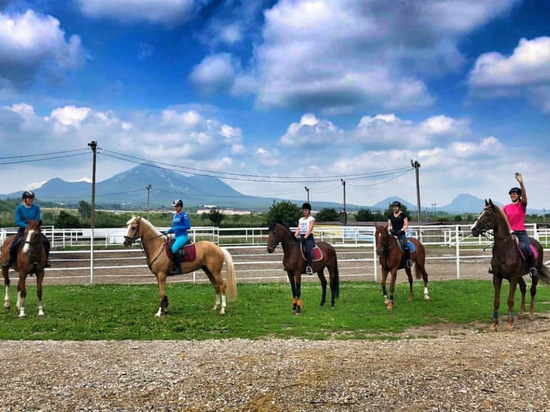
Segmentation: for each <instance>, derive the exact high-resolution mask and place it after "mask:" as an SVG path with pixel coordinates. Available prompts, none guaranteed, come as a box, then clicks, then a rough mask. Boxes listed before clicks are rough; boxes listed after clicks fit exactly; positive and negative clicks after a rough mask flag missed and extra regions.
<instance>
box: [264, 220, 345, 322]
mask: <svg viewBox="0 0 550 412" xmlns="http://www.w3.org/2000/svg"><path fill="white" fill-rule="evenodd" d="M279 243H280V244H281V245H282V247H283V267H284V270H286V273H287V275H288V280H289V281H290V286H291V287H292V312H293V313H296V314H299V313H301V312H302V299H301V298H300V296H301V281H302V274H303V273H305V272H306V261H305V258H304V257H303V256H302V252H301V250H300V249H301V245H300V241H299V240H298V239H296V238H295V237H294V234H293V233H292V232H291V231H290V229H289V228H288V227H286V226H285V225H283V224H282V223H279V222H275V223H271V224H270V225H269V234H268V238H267V251H268V253H273V252H274V251H275V248H276V247H277V245H278V244H279ZM316 245H317V246H318V247H319V249H320V250H321V252H322V257H321V259H320V260H317V261H315V260H314V261H313V271H314V272H317V276H318V277H319V280H320V281H321V286H322V288H323V293H322V295H321V302H320V303H319V306H323V305H324V304H325V301H326V297H327V279H326V278H325V274H324V268H325V267H326V268H327V269H328V272H329V275H330V291H331V299H330V306H331V308H334V300H335V299H336V298H337V297H338V295H339V293H340V277H339V274H338V260H337V258H336V251H335V250H334V248H333V247H332V245H330V244H328V243H327V242H316Z"/></svg>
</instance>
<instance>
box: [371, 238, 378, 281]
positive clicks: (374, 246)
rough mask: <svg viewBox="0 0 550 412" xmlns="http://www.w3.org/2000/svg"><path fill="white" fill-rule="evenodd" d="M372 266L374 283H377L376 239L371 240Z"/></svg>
mask: <svg viewBox="0 0 550 412" xmlns="http://www.w3.org/2000/svg"><path fill="white" fill-rule="evenodd" d="M372 256H373V257H372V265H373V272H374V281H375V282H378V273H377V265H376V239H372Z"/></svg>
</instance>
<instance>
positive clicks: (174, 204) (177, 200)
mask: <svg viewBox="0 0 550 412" xmlns="http://www.w3.org/2000/svg"><path fill="white" fill-rule="evenodd" d="M172 205H173V206H174V207H176V206H181V207H183V201H182V200H181V199H176V200H174V201H173V202H172Z"/></svg>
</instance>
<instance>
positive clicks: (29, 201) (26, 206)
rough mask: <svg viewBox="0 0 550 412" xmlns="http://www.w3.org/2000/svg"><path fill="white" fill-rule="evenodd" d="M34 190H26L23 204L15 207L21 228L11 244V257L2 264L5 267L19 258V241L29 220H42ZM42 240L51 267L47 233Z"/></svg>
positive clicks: (17, 224)
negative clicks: (35, 202) (35, 201)
mask: <svg viewBox="0 0 550 412" xmlns="http://www.w3.org/2000/svg"><path fill="white" fill-rule="evenodd" d="M34 198H35V195H34V192H31V191H30V190H25V191H24V192H23V194H22V195H21V204H19V205H17V207H16V208H15V225H16V226H17V227H18V228H19V229H18V230H17V234H16V235H15V238H14V239H13V242H12V243H11V245H10V258H9V260H8V261H7V262H6V263H4V264H3V265H2V266H3V267H5V268H9V267H11V265H13V263H14V262H15V259H17V250H18V249H19V243H20V241H21V238H22V237H23V234H24V232H25V229H26V227H27V226H28V224H27V220H36V221H38V222H40V221H41V220H42V214H41V212H40V206H38V205H35V204H34ZM42 241H43V242H44V249H45V251H46V267H48V268H49V267H50V266H51V264H50V259H49V256H50V241H49V239H48V238H47V237H46V235H44V234H42Z"/></svg>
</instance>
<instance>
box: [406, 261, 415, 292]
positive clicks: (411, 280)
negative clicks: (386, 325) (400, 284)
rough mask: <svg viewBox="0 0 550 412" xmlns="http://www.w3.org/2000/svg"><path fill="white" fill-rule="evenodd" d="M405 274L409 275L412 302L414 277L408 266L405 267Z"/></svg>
mask: <svg viewBox="0 0 550 412" xmlns="http://www.w3.org/2000/svg"><path fill="white" fill-rule="evenodd" d="M405 273H407V278H408V279H409V301H411V300H413V298H414V293H413V277H412V273H411V268H409V267H407V265H405Z"/></svg>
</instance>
